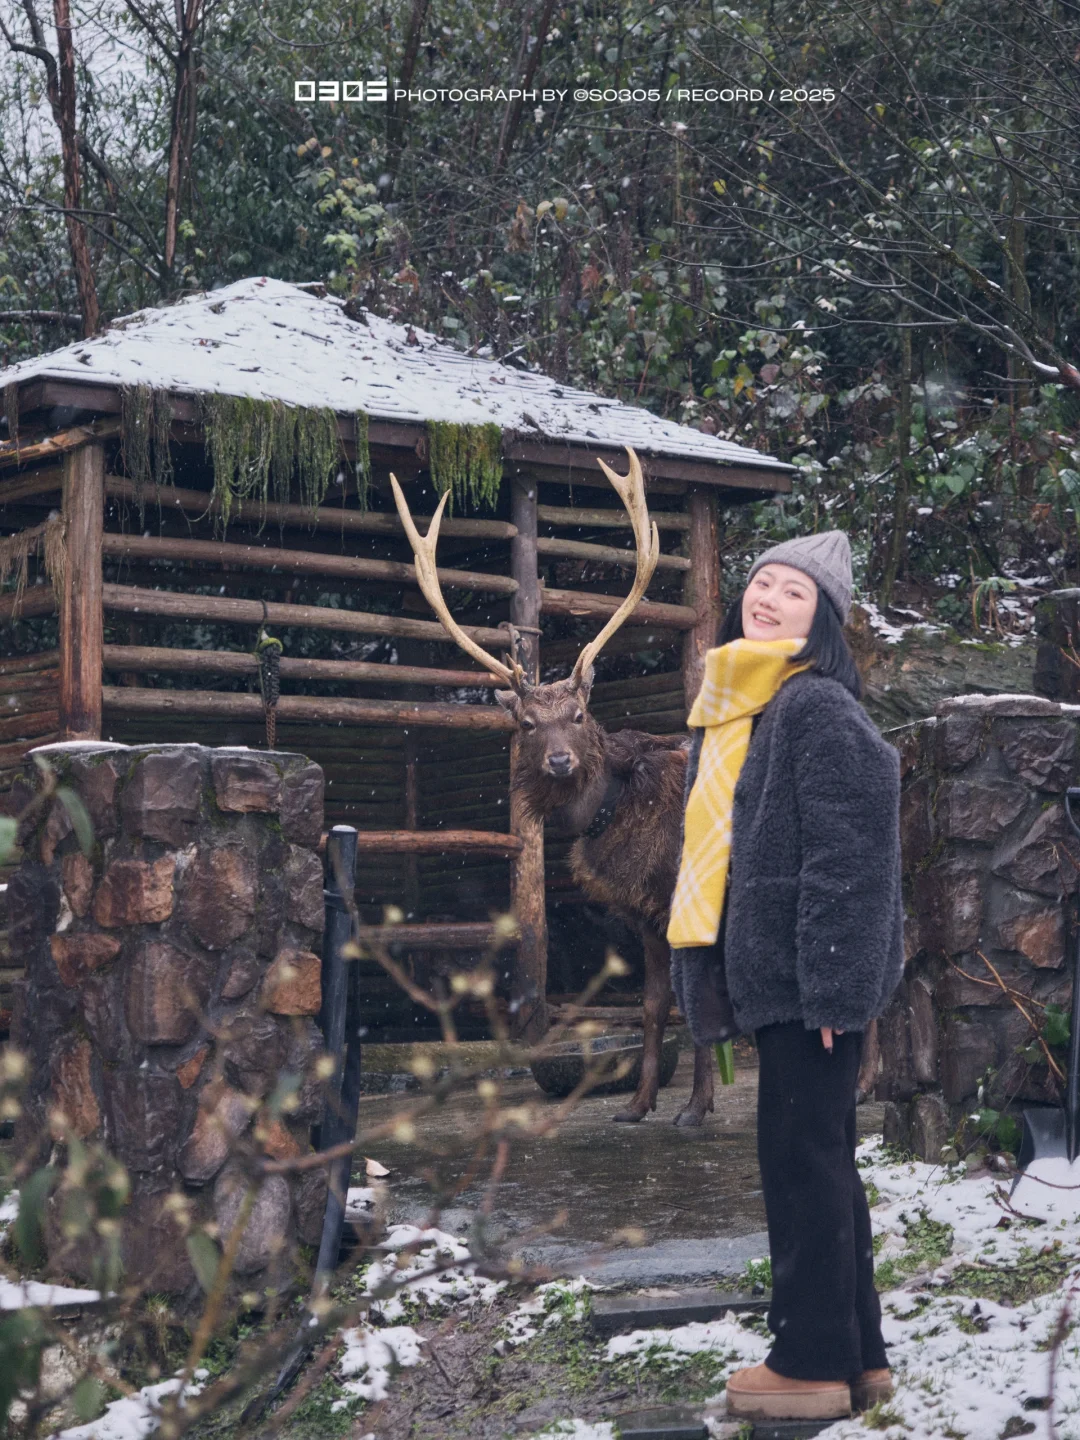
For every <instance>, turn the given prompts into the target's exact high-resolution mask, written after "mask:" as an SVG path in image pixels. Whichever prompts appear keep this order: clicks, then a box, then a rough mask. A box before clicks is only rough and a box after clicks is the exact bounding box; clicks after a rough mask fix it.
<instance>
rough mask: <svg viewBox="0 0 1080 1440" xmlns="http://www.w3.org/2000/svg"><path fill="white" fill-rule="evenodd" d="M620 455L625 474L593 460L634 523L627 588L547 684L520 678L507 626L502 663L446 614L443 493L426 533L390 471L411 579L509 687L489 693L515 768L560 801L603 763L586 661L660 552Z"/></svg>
mask: <svg viewBox="0 0 1080 1440" xmlns="http://www.w3.org/2000/svg"><path fill="white" fill-rule="evenodd" d="M626 453H627V455H628V456H629V460H630V469H629V473H628V474H626V475H619V474H617V473H616V472H615V471H614V470H612V469H611V467H610V466H608V465H605V464H604V462H603V460H598V464H599V465H600V468H601V469H602V470H603V472H604V474H605V475H606V476H607V478H608V479H609V480H610V481H611V483H612V485H613V486H614V487H615V491H616V493H617V494H618V496H619V498H620V500H622V502H623V504H624V505H625V507H626V511H627V514H628V515H629V517H630V523H631V525H632V527H633V531H634V542H635V546H636V550H637V566H636V571H635V575H634V583H633V586H632V587H631V590H630V593H629V595H627V597H626V599H625V600H624V601H623V602H622V604H621V605H620V606H619V607H618V609H617V610H616V611H615V613H614V614H613V615H612V616H611V617H610V619H609V620H608V621H607V623H606V624H605V625H604V627H603V629H602V630H601V631H600V633H599V634H598V635H597V636H596V637H595V638H594V639H593V640H590V641H589V643H588V644H587V645H586V646H585V648H584V649H583V650H582V651H581V654H580V655H579V656H578V658H577V660H576V662H575V663H574V668H573V670H572V671H571V673H570V675H569V677H568V678H567V679H566V680H555V681H551V682H549V683H548V684H546V685H533V684H531V683H530V682H529V680H528V679H527V678H526V675H525V671H524V670H523V669H522V667H521V665H520V663H519V662H518V658H517V647H516V643H515V641H516V637H515V633H514V631H513V627H511V635H510V642H511V649H510V654H509V655H508V656H507V658H506V661H505V662H504V661H500V660H496V658H495V657H494V655H490V654H489V653H488V652H487V651H486V650H485V649H484V648H483V647H482V646H480V645H478V644H477V643H476V642H475V641H474V640H473V639H472V638H471V637H470V636H469V635H467V634H466V633H465V631H464V630H463V629H462V628H461V626H460V625H459V624H458V623H457V621H456V620H455V619H454V617H453V616H452V615H451V614H450V609H449V607H448V605H447V603H446V601H445V599H444V598H443V593H442V588H441V586H440V585H439V578H438V572H437V570H436V567H435V546H436V543H437V541H438V538H439V525H440V524H441V522H442V516H443V511H444V510H445V508H446V502H447V499H448V498H449V492H447V494H446V495H444V496H443V497H442V499H441V500H440V501H439V505H438V508H437V509H436V511H435V514H434V516H433V517H432V520H431V524H430V526H429V527H428V533H427V534H426V535H421V534H420V532H419V531H418V530H417V528H416V525H415V523H414V521H413V518H412V515H411V514H410V513H409V507H408V505H407V504H406V503H405V497H404V495H403V494H402V493H401V486H400V485H399V484H398V482H397V477H396V476H394V475H391V476H390V484H391V487H392V488H393V492H394V501H395V503H396V505H397V509H398V514H399V515H400V516H401V523H402V525H404V527H405V534H406V535H407V536H408V538H409V544H410V545H411V546H412V549H413V554H414V556H415V564H416V578H417V580H418V582H419V585H420V589H421V591H422V593H423V595H424V598H425V599H426V600H427V602H428V604H429V605H430V606H431V608H432V609H433V610H434V611H435V614H436V615H437V616H438V617H439V619H440V621H441V622H442V625H443V629H444V630H445V631H446V632H447V634H448V635H449V636H450V638H451V639H452V640H454V641H456V642H457V644H458V645H459V646H460V647H461V649H462V650H464V651H465V652H466V654H468V655H471V656H472V657H473V659H474V660H478V661H479V662H480V664H481V665H483V667H484V668H485V669H486V670H487V671H489V672H490V673H491V674H492V675H495V676H497V677H498V678H499V679H500V680H502V681H503V682H504V683H505V684H506V685H507V686H509V689H507V690H497V691H496V692H495V693H496V698H497V699H498V701H499V703H500V705H503V706H504V707H505V708H506V709H507V710H509V711H510V713H511V715H513V717H514V719H515V720H516V721H517V723H518V727H519V729H520V731H521V737H522V749H521V760H522V767H521V768H522V771H523V773H525V774H528V775H532V776H534V777H535V778H536V779H537V781H538V782H539V781H541V779H542V781H543V782H545V783H546V788H549V789H550V790H551V791H552V792H553V794H552V802H551V803H553V804H561V803H563V801H564V800H565V799H566V795H567V792H568V791H574V790H576V789H578V788H580V787H581V786H582V785H583V784H585V783H587V780H588V779H591V778H592V777H593V776H594V775H595V774H596V771H597V766H598V764H602V758H603V746H602V741H601V738H600V737H601V731H600V727H599V726H598V725H597V723H596V721H595V720H594V719H593V718H592V716H591V715H590V714H589V711H588V704H589V693H590V691H591V689H592V683H593V662H594V661H595V659H596V657H597V655H599V653H600V651H601V650H602V649H603V648H604V646H605V645H606V644H607V642H608V640H609V639H610V638H611V636H612V635H614V634H615V631H616V630H618V629H619V627H620V626H621V625H622V624H624V623H625V621H626V620H627V619H628V617H629V616H630V614H631V612H632V611H633V610H634V609H635V608H636V606H637V603H638V601H639V600H640V599H641V597H642V595H644V593H645V590H646V587H647V586H648V583H649V581H650V580H651V579H652V576H653V572H654V571H655V569H656V562H657V560H658V558H659V555H660V536H659V534H658V532H657V528H656V525H655V524H654V523H653V522H652V521H650V519H649V511H648V508H647V506H646V504H645V479H644V476H643V475H642V473H641V462H640V461H639V460H638V458H637V456H636V455H635V454H634V451H633V450H632V449H631V447H630V446H629V445H627V447H626ZM544 808H546V807H544Z"/></svg>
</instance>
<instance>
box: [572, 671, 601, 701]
mask: <svg viewBox="0 0 1080 1440" xmlns="http://www.w3.org/2000/svg"><path fill="white" fill-rule="evenodd" d="M595 674H596V671H595V670H594V669H593V667H592V666H591V665H587V666H586V667H585V669H584V670H583V671H582V672H581V674H580V675H579V676H578V678H577V684H576V685H575V686H574V689H575V690H576V691H577V693H578V694H579V695H580V696H581V700H582V704H584V705H587V704H588V703H589V696H590V695H591V694H592V686H593V677H594V676H595Z"/></svg>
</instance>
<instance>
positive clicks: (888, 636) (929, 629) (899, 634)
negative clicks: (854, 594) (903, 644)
mask: <svg viewBox="0 0 1080 1440" xmlns="http://www.w3.org/2000/svg"><path fill="white" fill-rule="evenodd" d="M859 606H860V608H861V609H862V610H864V611H865V612H866V618H867V621H868V622H869V625H870V628H871V630H873V632H874V634H875V635H876V636H877V637H878V639H880V640H884V641H885V644H886V645H899V643H900V641H901V640H903V638H904V636H905V635H907V634H909V633H910V632H911V631H912V630H921V631H923V633H924V634H927V635H934V634H939V633H940V632H941V629H942V627H941V626H940V625H935V624H933V622H932V621H930V620H925V619H923V617H922V616H921V615H920V614H919V612H918V611H917V610H902V609H899V608H898V607H897V606H895V605H894V606H893V607H892V609H893V613H894V614H897V615H910V616H912V617H913V618H912V619H911V621H910V623H908V624H906V625H905V624H903V623H901V624H899V625H894V624H893V623H892V621H890V620H886V619H885V616H884V615H883V614H882V613H881V611H880V610H879V609H878V607H877V606H876V605H875V604H874V602H873V601H872V600H860V601H859Z"/></svg>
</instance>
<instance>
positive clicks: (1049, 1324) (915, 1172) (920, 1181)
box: [511, 1140, 1080, 1440]
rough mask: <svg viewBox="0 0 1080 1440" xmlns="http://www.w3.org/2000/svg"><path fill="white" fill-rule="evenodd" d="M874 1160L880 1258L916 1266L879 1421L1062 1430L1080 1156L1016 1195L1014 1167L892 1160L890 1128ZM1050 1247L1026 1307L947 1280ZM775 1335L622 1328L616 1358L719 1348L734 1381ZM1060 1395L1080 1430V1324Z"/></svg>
mask: <svg viewBox="0 0 1080 1440" xmlns="http://www.w3.org/2000/svg"><path fill="white" fill-rule="evenodd" d="M860 1165H861V1167H862V1175H863V1179H864V1181H865V1182H866V1184H867V1186H868V1189H869V1188H870V1187H871V1186H872V1187H873V1189H872V1190H871V1199H874V1193H873V1191H875V1190H876V1192H877V1201H876V1203H875V1204H874V1205H873V1208H872V1211H871V1215H872V1220H873V1228H874V1234H875V1236H876V1237H880V1239H879V1241H878V1244H879V1247H880V1248H879V1250H878V1264H879V1265H880V1264H883V1263H884V1262H886V1261H891V1263H892V1265H893V1267H894V1269H899V1271H900V1273H901V1275H902V1274H903V1272H904V1269H905V1265H906V1264H910V1266H911V1278H910V1279H903V1280H902V1282H901V1283H900V1285H899V1286H898V1287H897V1288H896V1289H893V1290H890V1291H888V1292H887V1293H885V1294H884V1295H883V1296H882V1307H883V1311H884V1330H885V1339H886V1342H887V1343H888V1345H889V1347H890V1350H889V1354H890V1359H891V1363H892V1367H893V1375H894V1379H895V1382H896V1395H895V1397H894V1399H893V1400H892V1402H891V1403H890V1404H889V1405H888V1407H887V1408H886V1409H885V1411H884V1413H882V1414H880V1415H878V1416H877V1417H876V1419H875V1424H874V1429H875V1430H876V1431H877V1432H878V1433H879V1434H881V1435H882V1436H883V1437H885V1440H942V1437H943V1436H947V1437H950V1440H962V1437H967V1440H996V1437H999V1436H1001V1435H1003V1434H1009V1435H1027V1434H1030V1435H1032V1436H1034V1437H1035V1440H1050V1437H1051V1430H1050V1427H1049V1417H1048V1415H1047V1412H1046V1410H1045V1408H1044V1407H1045V1404H1046V1397H1047V1395H1048V1392H1049V1350H1050V1337H1051V1336H1052V1335H1053V1334H1054V1331H1055V1329H1056V1327H1057V1325H1058V1321H1059V1318H1060V1316H1061V1313H1062V1309H1063V1305H1064V1304H1065V1303H1066V1300H1067V1299H1068V1300H1069V1301H1070V1302H1071V1304H1072V1307H1073V1310H1074V1311H1075V1313H1076V1315H1077V1317H1078V1318H1080V1162H1078V1163H1077V1164H1076V1165H1075V1166H1073V1167H1072V1168H1071V1170H1070V1168H1069V1167H1068V1165H1067V1164H1066V1162H1065V1161H1063V1160H1062V1161H1042V1162H1039V1163H1038V1164H1037V1165H1036V1166H1034V1167H1033V1168H1032V1170H1031V1172H1029V1175H1028V1176H1026V1177H1024V1178H1023V1179H1022V1180H1021V1182H1020V1184H1019V1185H1018V1187H1017V1189H1016V1192H1015V1194H1014V1195H1013V1196H1012V1197H1011V1199H1010V1196H1009V1181H1008V1179H1006V1178H1003V1177H1000V1176H995V1175H992V1174H988V1173H987V1172H985V1171H980V1172H978V1173H976V1174H971V1175H969V1174H968V1173H967V1172H966V1170H965V1168H964V1166H962V1165H958V1166H954V1167H953V1168H952V1169H951V1170H947V1169H944V1168H942V1167H940V1166H931V1165H924V1164H920V1163H918V1162H906V1161H905V1162H896V1161H892V1160H890V1159H889V1158H888V1154H887V1152H886V1151H884V1149H883V1147H882V1145H881V1142H880V1140H871V1141H867V1142H865V1143H864V1144H863V1145H862V1146H861V1147H860ZM928 1221H929V1222H933V1224H931V1225H928V1224H927V1222H928ZM1039 1222H1042V1223H1039ZM935 1226H948V1227H949V1229H950V1231H951V1244H952V1248H951V1252H950V1253H948V1254H947V1255H946V1254H943V1253H942V1252H943V1251H944V1249H945V1248H946V1247H947V1245H948V1235H947V1233H946V1232H944V1231H940V1230H937V1231H935V1229H934V1227H935ZM928 1235H929V1236H930V1237H934V1236H936V1237H937V1238H938V1240H939V1243H940V1242H941V1239H942V1237H943V1236H944V1243H943V1244H942V1245H941V1250H940V1251H939V1252H938V1253H937V1254H936V1255H932V1258H931V1260H930V1262H929V1265H928V1264H926V1263H923V1261H920V1256H923V1258H924V1260H925V1252H924V1251H923V1250H921V1249H920V1247H921V1246H924V1245H925V1243H926V1239H927V1236H928ZM1047 1250H1049V1251H1050V1252H1051V1256H1052V1258H1056V1257H1060V1258H1061V1259H1062V1260H1064V1261H1065V1262H1066V1271H1067V1273H1066V1274H1065V1276H1064V1278H1063V1279H1062V1281H1061V1283H1060V1284H1059V1285H1058V1287H1057V1288H1056V1289H1054V1290H1053V1291H1051V1292H1050V1293H1049V1294H1046V1295H1042V1296H1039V1297H1037V1298H1035V1299H1032V1300H1029V1301H1027V1302H1026V1303H1024V1304H1022V1305H1017V1306H1016V1307H1015V1308H1013V1307H1009V1306H1006V1305H1001V1304H997V1303H995V1302H994V1301H992V1300H987V1299H973V1298H971V1297H970V1296H965V1295H962V1294H959V1293H949V1291H948V1290H947V1289H946V1287H947V1286H948V1285H949V1282H950V1277H952V1276H953V1274H954V1272H955V1271H956V1270H957V1269H958V1267H959V1266H965V1267H969V1268H968V1269H967V1271H966V1273H967V1274H969V1275H970V1274H971V1273H972V1272H973V1271H974V1272H975V1273H977V1272H978V1270H979V1269H980V1268H982V1269H985V1270H986V1271H987V1273H989V1274H992V1272H993V1271H994V1270H996V1269H1005V1270H1007V1271H1014V1270H1015V1267H1016V1266H1017V1265H1018V1264H1023V1263H1025V1262H1026V1263H1028V1264H1030V1263H1031V1262H1032V1259H1033V1257H1037V1256H1038V1255H1039V1254H1040V1252H1043V1251H1047ZM934 1260H937V1261H939V1262H940V1263H938V1264H936V1265H934ZM928 1271H929V1273H928ZM954 1283H955V1282H954ZM959 1288H963V1287H959ZM526 1310H527V1307H525V1306H522V1307H519V1312H516V1313H520V1314H521V1320H522V1322H523V1323H524V1322H526V1321H527V1320H528V1318H529V1315H535V1314H538V1313H539V1311H537V1310H529V1311H528V1313H526ZM514 1318H515V1317H511V1320H513V1319H514ZM768 1343H769V1342H768V1340H767V1339H766V1338H764V1337H763V1336H762V1335H761V1334H759V1333H755V1331H754V1329H753V1328H752V1322H750V1323H749V1325H748V1322H746V1321H739V1320H737V1319H736V1318H735V1316H734V1315H731V1314H729V1315H728V1316H726V1317H725V1318H724V1319H722V1320H716V1321H712V1322H710V1323H708V1324H700V1323H698V1324H692V1325H684V1326H680V1327H679V1328H677V1329H672V1330H662V1329H656V1330H636V1331H634V1332H632V1333H631V1334H629V1335H618V1336H615V1337H614V1338H613V1339H611V1340H609V1341H608V1342H607V1346H606V1359H607V1360H608V1361H609V1362H614V1361H621V1362H623V1363H626V1362H627V1361H633V1360H634V1359H635V1358H636V1359H638V1360H639V1363H641V1364H642V1365H643V1366H644V1365H646V1364H649V1363H651V1362H652V1363H654V1362H655V1361H656V1360H658V1359H659V1360H661V1361H666V1362H667V1363H668V1364H670V1365H671V1366H673V1367H674V1366H677V1364H678V1359H679V1356H682V1355H689V1354H693V1353H700V1352H707V1353H710V1354H712V1355H714V1356H715V1357H716V1358H717V1359H718V1360H719V1361H720V1362H721V1365H722V1368H721V1370H720V1371H719V1377H718V1378H719V1380H720V1381H724V1380H726V1379H727V1377H728V1376H729V1375H730V1374H731V1373H732V1372H733V1371H735V1370H737V1369H741V1368H743V1367H744V1366H747V1365H755V1364H758V1363H760V1361H761V1360H763V1359H764V1357H765V1355H766V1353H767V1351H768ZM1055 1397H1056V1398H1055V1420H1056V1425H1057V1432H1056V1436H1055V1440H1080V1333H1074V1334H1070V1335H1069V1336H1068V1338H1067V1339H1066V1340H1065V1342H1064V1344H1063V1345H1062V1346H1061V1348H1060V1351H1059V1353H1058V1358H1057V1380H1056V1384H1055ZM574 1423H576V1424H578V1425H580V1426H582V1428H581V1429H580V1430H577V1431H574V1430H567V1431H566V1432H565V1433H567V1434H575V1435H578V1436H586V1435H590V1436H591V1435H592V1434H593V1431H592V1430H589V1429H588V1428H585V1427H584V1422H580V1421H579V1422H574ZM1028 1426H1031V1427H1033V1428H1031V1429H1028V1428H1027V1427H1028ZM544 1433H545V1434H546V1433H551V1432H544ZM822 1433H823V1437H828V1440H865V1437H866V1435H867V1427H866V1425H865V1423H864V1421H863V1419H862V1418H861V1417H853V1418H852V1419H850V1420H842V1421H839V1422H837V1424H835V1425H833V1426H831V1427H830V1428H829V1429H828V1430H826V1431H824V1432H822Z"/></svg>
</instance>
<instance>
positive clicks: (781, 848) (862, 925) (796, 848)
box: [672, 670, 904, 1044]
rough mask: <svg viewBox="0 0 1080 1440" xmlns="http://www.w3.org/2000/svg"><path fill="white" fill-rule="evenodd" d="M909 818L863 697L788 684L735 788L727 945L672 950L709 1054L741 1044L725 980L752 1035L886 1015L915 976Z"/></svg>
mask: <svg viewBox="0 0 1080 1440" xmlns="http://www.w3.org/2000/svg"><path fill="white" fill-rule="evenodd" d="M698 751H699V746H698V745H697V744H695V746H694V751H693V753H692V757H691V767H690V768H691V771H694V770H696V765H695V763H694V762H695V760H696V756H697V753H698ZM692 783H693V774H692V773H691V774H690V775H688V777H687V784H688V787H689V785H691V784H692ZM687 793H689V789H688V792H687ZM899 809H900V759H899V755H898V754H897V752H896V750H895V749H894V748H893V746H891V745H890V744H889V743H888V742H887V741H885V740H883V739H882V738H881V736H880V735H879V734H878V732H877V730H876V729H875V728H874V726H873V724H872V723H871V721H870V720H869V718H868V717H867V715H866V712H865V711H864V710H863V708H862V706H861V705H860V704H859V703H858V701H857V700H856V699H855V698H854V696H852V695H851V694H850V693H849V692H848V691H847V690H846V689H845V688H844V686H843V685H841V684H840V683H839V682H838V681H836V680H830V679H826V678H824V677H823V676H820V675H816V674H815V673H814V672H813V671H812V670H808V671H804V672H802V673H801V674H799V675H794V676H792V678H791V679H790V680H787V681H785V683H784V685H783V686H782V688H781V689H780V691H779V692H778V694H777V695H776V697H775V698H774V699H773V700H771V701H770V702H769V704H768V705H767V706H766V707H765V709H764V711H763V712H762V714H761V716H760V719H759V720H758V723H757V724H756V725H755V728H754V733H753V737H752V739H751V742H750V747H749V749H748V751H747V755H746V760H745V763H744V764H743V768H742V772H741V773H740V775H739V779H738V782H737V784H736V786H735V795H734V801H733V813H732V842H731V874H730V878H729V883H728V892H727V897H726V902H725V905H726V920H725V924H724V928H723V933H722V945H718V946H716V947H714V948H713V949H711V950H708V949H701V950H699V949H693V950H675V951H673V952H672V973H673V980H674V982H675V989H676V997H677V999H678V1001H679V1004H680V1008H681V1009H682V1010H683V1013H684V1015H686V1018H687V1022H688V1024H689V1025H690V1028H691V1031H692V1033H693V1035H694V1039H695V1041H697V1043H699V1044H704V1043H709V1042H710V1041H712V1040H715V1039H721V1038H727V1037H726V1036H725V1035H722V1034H719V1033H712V1032H715V1031H716V1030H717V1028H718V1026H720V1025H721V1023H722V1022H721V1021H720V1019H719V1014H720V1012H719V1011H718V1009H717V1006H716V1003H715V1000H714V998H713V997H714V996H715V995H716V994H717V993H719V994H720V996H721V999H722V997H723V991H724V988H725V986H724V980H725V979H726V989H727V992H728V994H729V995H730V1000H731V1006H732V1007H733V1009H734V1018H735V1022H736V1024H737V1027H738V1030H739V1031H741V1032H743V1033H747V1032H749V1031H752V1030H757V1029H760V1027H761V1026H763V1025H772V1024H776V1023H779V1022H783V1021H790V1020H802V1022H803V1024H804V1025H805V1026H806V1028H807V1029H808V1030H816V1029H818V1028H819V1027H821V1026H823V1025H827V1026H830V1027H831V1028H832V1029H834V1030H863V1029H865V1027H866V1025H867V1023H868V1022H869V1021H870V1020H872V1019H874V1017H875V1016H878V1015H880V1014H881V1012H882V1011H883V1010H884V1008H885V1005H886V1003H887V1001H888V999H889V997H890V995H891V994H892V992H893V990H894V989H895V988H896V985H897V983H898V981H899V979H900V976H901V973H902V971H903V965H904V941H903V926H904V912H903V902H902V898H901V891H900V823H899ZM717 967H720V970H721V972H722V973H717ZM721 1008H722V1007H721ZM729 1033H730V1032H729Z"/></svg>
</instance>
